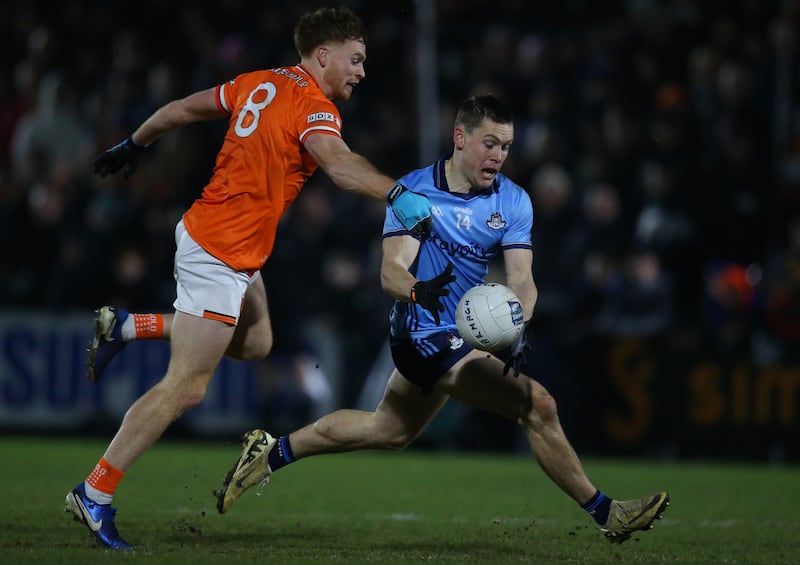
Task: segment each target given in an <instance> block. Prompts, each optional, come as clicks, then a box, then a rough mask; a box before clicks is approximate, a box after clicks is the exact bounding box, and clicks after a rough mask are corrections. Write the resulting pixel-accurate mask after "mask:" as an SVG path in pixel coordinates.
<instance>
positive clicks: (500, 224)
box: [486, 212, 506, 230]
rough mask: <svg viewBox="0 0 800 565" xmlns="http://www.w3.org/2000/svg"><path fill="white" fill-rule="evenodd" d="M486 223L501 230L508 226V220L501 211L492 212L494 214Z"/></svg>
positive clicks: (494, 228) (491, 227)
mask: <svg viewBox="0 0 800 565" xmlns="http://www.w3.org/2000/svg"><path fill="white" fill-rule="evenodd" d="M486 225H487V226H489V228H490V229H493V230H501V229H503V228H504V227H506V221H505V220H504V219H503V215H502V214H501V213H500V212H492V216H491V217H490V218H489V219H488V220H486Z"/></svg>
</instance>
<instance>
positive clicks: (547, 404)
mask: <svg viewBox="0 0 800 565" xmlns="http://www.w3.org/2000/svg"><path fill="white" fill-rule="evenodd" d="M528 406H529V410H528V414H527V418H526V419H527V421H528V424H532V425H533V426H534V427H538V426H542V425H547V424H550V423H553V422H557V421H558V406H557V405H556V399H555V398H553V397H552V396H551V395H550V393H549V392H547V391H546V390H544V389H542V390H540V391H538V392H537V393H534V392H533V391H531V396H530V402H529V405H528Z"/></svg>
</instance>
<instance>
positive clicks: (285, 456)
mask: <svg viewBox="0 0 800 565" xmlns="http://www.w3.org/2000/svg"><path fill="white" fill-rule="evenodd" d="M294 461H295V459H294V454H293V453H292V446H291V445H289V436H281V437H279V438H278V445H276V446H275V448H274V449H273V450H272V451H270V452H269V455H268V456H267V463H268V464H269V468H270V469H271V470H272V472H273V473H274V472H275V471H277V470H278V469H280V468H281V467H285V466H286V465H288V464H289V463H294Z"/></svg>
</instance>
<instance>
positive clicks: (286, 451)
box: [278, 436, 294, 463]
mask: <svg viewBox="0 0 800 565" xmlns="http://www.w3.org/2000/svg"><path fill="white" fill-rule="evenodd" d="M278 449H279V450H280V452H281V455H283V458H284V459H285V460H286V462H287V463H293V462H294V453H292V446H291V445H290V444H289V436H281V437H279V438H278Z"/></svg>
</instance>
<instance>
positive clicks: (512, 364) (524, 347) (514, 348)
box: [503, 320, 531, 377]
mask: <svg viewBox="0 0 800 565" xmlns="http://www.w3.org/2000/svg"><path fill="white" fill-rule="evenodd" d="M528 322H530V320H528ZM528 322H523V323H522V331H521V332H519V335H518V336H517V339H516V340H514V343H512V344H511V347H510V349H509V357H508V360H507V361H506V365H505V367H503V374H504V375H507V374H508V371H509V369H511V368H513V369H514V376H515V377H518V376H519V372H520V371H521V370H522V367H524V366H525V363H527V360H528V359H527V357H528V352H529V351H530V350H531V346H530V344H529V343H528V337H527V335H526V334H527V331H526V330H527V329H528Z"/></svg>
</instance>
